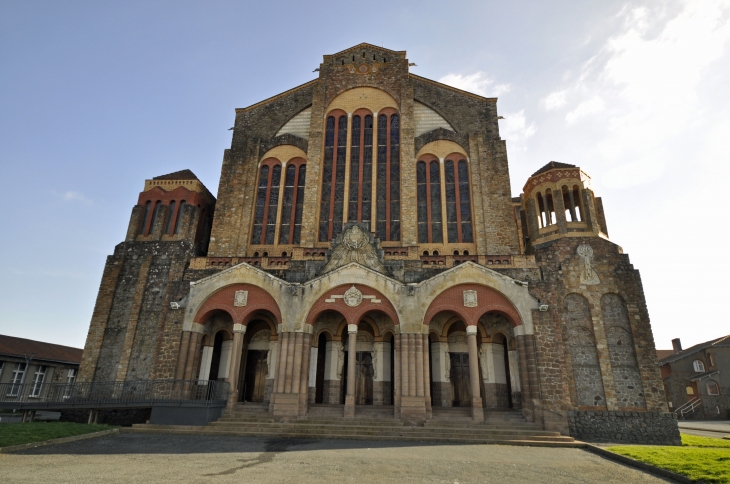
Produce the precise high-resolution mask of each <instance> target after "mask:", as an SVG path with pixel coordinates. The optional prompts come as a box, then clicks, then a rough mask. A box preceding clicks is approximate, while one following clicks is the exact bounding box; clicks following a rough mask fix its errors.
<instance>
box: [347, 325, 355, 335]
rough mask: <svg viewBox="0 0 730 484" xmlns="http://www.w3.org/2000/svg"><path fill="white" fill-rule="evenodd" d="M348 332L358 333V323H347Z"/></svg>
mask: <svg viewBox="0 0 730 484" xmlns="http://www.w3.org/2000/svg"><path fill="white" fill-rule="evenodd" d="M347 332H348V333H349V334H356V333H357V324H348V325H347Z"/></svg>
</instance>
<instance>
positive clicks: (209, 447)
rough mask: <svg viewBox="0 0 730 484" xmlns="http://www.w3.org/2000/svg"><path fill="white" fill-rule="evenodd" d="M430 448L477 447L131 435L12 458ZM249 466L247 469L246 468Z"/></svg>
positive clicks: (49, 447)
mask: <svg viewBox="0 0 730 484" xmlns="http://www.w3.org/2000/svg"><path fill="white" fill-rule="evenodd" d="M433 445H478V444H454V443H450V442H431V441H429V442H398V441H376V440H338V439H301V438H297V439H283V438H264V437H237V436H226V435H221V436H213V435H174V434H163V433H160V434H133V433H123V434H119V435H114V436H109V437H99V438H94V439H87V440H80V441H77V442H68V443H64V444H56V445H47V446H44V447H36V448H32V449H26V450H22V451H17V452H13V454H23V455H52V454H61V455H114V454H119V455H121V454H224V453H262V452H263V453H265V455H270V456H271V457H270V458H263V457H261V458H259V459H257V461H258V460H261V459H263V460H261V462H255V463H252V462H249V461H247V463H246V464H244V466H245V467H251V466H252V465H257V464H261V463H264V462H266V461H268V460H271V459H273V457H274V456H275V455H276V454H277V453H281V452H287V451H291V450H296V451H310V450H341V449H370V448H377V449H382V448H404V447H424V446H433ZM249 464H250V465H249Z"/></svg>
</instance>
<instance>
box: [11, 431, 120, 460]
mask: <svg viewBox="0 0 730 484" xmlns="http://www.w3.org/2000/svg"><path fill="white" fill-rule="evenodd" d="M118 432H119V429H111V430H102V431H101V432H91V433H88V434H81V435H73V436H71V437H61V438H58V439H50V440H42V441H40V442H31V443H29V444H20V445H9V446H7V447H0V454H7V453H10V452H15V451H18V450H25V449H32V448H34V447H43V446H46V445H53V444H63V443H66V442H75V441H77V440H86V439H93V438H95V437H103V436H105V435H110V434H115V433H118Z"/></svg>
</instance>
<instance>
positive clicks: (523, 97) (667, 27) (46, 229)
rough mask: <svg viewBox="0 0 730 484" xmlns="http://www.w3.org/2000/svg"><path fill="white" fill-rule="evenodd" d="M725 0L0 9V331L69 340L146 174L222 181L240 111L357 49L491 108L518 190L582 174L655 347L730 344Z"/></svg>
mask: <svg viewBox="0 0 730 484" xmlns="http://www.w3.org/2000/svg"><path fill="white" fill-rule="evenodd" d="M729 18H730V1H709V0H708V1H698V0H695V1H679V0H671V1H665V2H638V1H637V2H619V1H612V0H604V1H602V2H581V1H556V2H537V1H535V2H519V1H515V2H443V1H441V2H429V1H419V2H380V1H371V2H367V3H352V2H316V1H310V2H302V3H293V2H292V3H288V2H225V1H217V2H184V1H175V2H172V1H151V2H132V1H130V2H116V3H111V2H72V1H70V2H41V1H36V2H20V1H6V2H2V3H0V65H1V66H2V68H1V69H0V168H2V173H3V177H2V180H3V192H4V195H5V197H4V198H5V209H4V210H2V211H0V227H2V229H1V230H0V267H1V268H2V269H0V276H1V277H0V333H2V334H9V335H14V336H21V337H27V338H33V339H39V340H43V341H51V342H57V343H61V344H67V345H72V346H79V347H81V346H83V344H84V341H85V338H86V332H87V329H88V325H89V321H90V318H91V312H92V310H93V306H94V302H95V298H96V292H97V289H98V285H99V282H100V279H101V274H102V269H103V266H104V262H105V258H106V256H107V255H108V254H111V253H112V251H113V248H114V246H115V244H117V243H119V242H120V241H122V240H123V238H124V235H125V232H126V226H127V222H128V219H129V215H130V211H131V209H132V206H133V205H134V203H136V199H137V194H138V193H139V191H140V190H141V189H142V187H143V183H144V180H145V179H147V178H151V177H153V176H157V175H161V174H165V173H169V172H172V171H176V170H179V169H183V168H190V169H191V170H193V171H194V172H195V173H196V174H197V175H198V176H199V177H200V178H201V180H202V181H203V182H204V183H205V184H206V185H207V186H208V188H209V189H210V190H211V191H212V192H213V193H215V192H216V191H217V188H218V178H219V175H220V164H221V159H222V155H223V150H224V149H225V148H227V147H228V146H229V145H230V136H231V132H230V131H228V128H229V127H231V126H232V125H233V120H234V109H235V108H237V107H245V106H248V105H250V104H253V103H255V102H257V101H260V100H262V99H265V98H267V97H269V96H272V95H275V94H277V93H279V92H282V91H284V90H286V89H289V88H291V87H294V86H296V85H299V84H301V83H303V82H306V81H309V80H311V79H313V78H314V77H315V76H316V73H313V72H312V71H313V69H315V68H316V67H318V65H319V63H320V62H321V60H322V55H323V54H331V53H335V52H337V51H340V50H342V49H345V48H347V47H350V46H352V45H355V44H358V43H360V42H370V43H373V44H376V45H383V46H384V47H387V48H390V49H394V50H406V51H407V52H408V58H409V59H410V61H411V62H415V63H417V64H418V66H417V67H413V68H412V72H414V73H416V74H418V75H421V76H424V77H428V78H431V79H435V80H441V81H442V82H446V83H449V84H452V85H455V86H457V87H461V88H464V89H467V90H471V91H473V92H477V93H480V94H484V95H488V96H494V95H497V96H499V102H498V109H499V112H500V114H501V115H503V116H505V118H506V119H505V120H503V121H501V135H502V137H503V138H504V139H506V140H507V147H508V154H509V158H510V170H511V177H512V193H513V194H514V195H515V196H516V195H519V193H520V191H521V187H522V185H523V184H524V182H525V180H526V179H527V177H528V176H529V175H530V173H532V172H533V171H535V170H536V169H538V168H539V167H541V166H542V165H544V164H545V163H547V162H548V161H550V160H556V161H561V162H564V163H572V164H576V165H579V166H581V167H582V168H583V169H584V170H585V171H586V172H588V173H589V174H590V175H591V176H592V178H593V188H594V190H595V192H596V194H597V195H598V196H601V197H602V198H603V201H604V207H605V209H606V213H607V217H608V228H609V232H610V235H611V239H612V240H613V241H615V242H616V243H618V244H619V245H621V246H622V247H623V248H624V250H625V251H626V252H627V253H628V254H629V255H630V256H631V261H632V263H633V264H634V266H635V267H636V268H638V269H640V270H641V274H642V280H643V284H644V289H645V292H646V296H647V301H648V304H649V313H650V316H651V319H652V325H653V328H654V335H655V339H656V342H657V346H658V347H660V348H670V347H671V343H670V340H671V339H672V338H674V337H681V338H682V341H683V343H684V345H685V347H686V346H689V345H690V344H695V343H699V342H702V341H705V340H707V339H710V338H714V337H718V336H720V335H724V334H728V333H730V330H729V328H730V324H728V316H727V315H726V313H725V312H724V307H723V306H722V304H721V303H722V302H723V301H724V300H725V297H727V292H728V291H727V288H728V284H727V283H726V282H725V283H723V282H722V281H723V280H725V277H726V274H728V272H730V262H728V260H727V258H726V257H725V256H724V252H725V250H724V243H726V239H727V236H728V235H729V233H728V225H727V224H728V216H727V208H726V207H728V206H730V202H729V200H730V199H729V198H728V196H727V195H726V194H725V193H724V187H725V180H728V179H730V176H729V175H730V168H728V167H729V166H730V163H729V162H730V159H729V158H730V155H729V153H730V136H728V133H730V106H729V105H728V102H727V99H728V96H727V94H726V91H727V86H728V85H730V55H729V54H728V47H729V43H728V41H729V40H730V21H729V20H728V19H729Z"/></svg>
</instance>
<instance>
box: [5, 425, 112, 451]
mask: <svg viewBox="0 0 730 484" xmlns="http://www.w3.org/2000/svg"><path fill="white" fill-rule="evenodd" d="M113 428H115V427H113V426H111V425H99V424H92V425H86V424H78V423H72V422H31V423H4V424H0V447H7V446H9V445H20V444H29V443H31V442H41V441H43V440H49V439H59V438H61V437H72V436H74V435H81V434H88V433H91V432H99V431H102V430H110V429H113Z"/></svg>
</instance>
